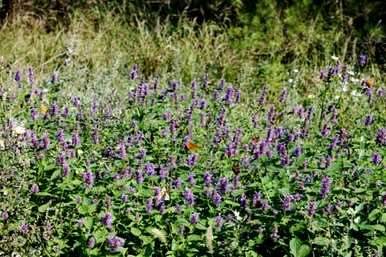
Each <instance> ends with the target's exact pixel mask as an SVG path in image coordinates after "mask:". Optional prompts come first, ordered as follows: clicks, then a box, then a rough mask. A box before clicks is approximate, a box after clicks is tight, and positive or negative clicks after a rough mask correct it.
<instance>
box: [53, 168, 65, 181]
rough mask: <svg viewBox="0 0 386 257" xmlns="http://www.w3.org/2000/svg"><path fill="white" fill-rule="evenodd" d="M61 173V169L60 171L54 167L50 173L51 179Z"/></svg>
mask: <svg viewBox="0 0 386 257" xmlns="http://www.w3.org/2000/svg"><path fill="white" fill-rule="evenodd" d="M61 173H62V171H61V170H60V169H56V170H55V171H54V172H53V173H52V175H51V180H54V179H56V178H57V177H59V176H60V174H61Z"/></svg>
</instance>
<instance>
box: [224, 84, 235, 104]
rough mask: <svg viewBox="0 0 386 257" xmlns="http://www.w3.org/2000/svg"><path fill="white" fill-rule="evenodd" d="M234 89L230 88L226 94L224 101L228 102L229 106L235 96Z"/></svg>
mask: <svg viewBox="0 0 386 257" xmlns="http://www.w3.org/2000/svg"><path fill="white" fill-rule="evenodd" d="M234 92H235V90H234V88H233V87H232V86H230V87H228V88H227V90H226V93H225V97H224V100H225V101H226V102H227V104H232V99H233V95H234Z"/></svg>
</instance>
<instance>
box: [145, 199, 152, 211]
mask: <svg viewBox="0 0 386 257" xmlns="http://www.w3.org/2000/svg"><path fill="white" fill-rule="evenodd" d="M152 210H153V199H152V198H149V199H147V200H146V212H147V213H148V214H150V213H151V211H152Z"/></svg>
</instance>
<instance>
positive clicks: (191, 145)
mask: <svg viewBox="0 0 386 257" xmlns="http://www.w3.org/2000/svg"><path fill="white" fill-rule="evenodd" d="M185 146H186V148H187V149H188V150H189V151H191V152H194V151H196V150H197V149H198V148H199V145H198V144H195V143H193V142H192V141H191V140H189V141H188V142H187V143H186V144H185Z"/></svg>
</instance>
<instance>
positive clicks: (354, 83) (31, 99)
mask: <svg viewBox="0 0 386 257" xmlns="http://www.w3.org/2000/svg"><path fill="white" fill-rule="evenodd" d="M114 22H116V21H114V20H110V21H109V23H106V26H105V27H103V28H99V30H98V32H95V29H94V28H89V27H87V26H86V25H90V24H89V23H82V24H83V25H82V26H81V27H76V26H74V28H70V29H69V32H65V31H62V32H60V33H56V34H55V33H48V34H47V33H43V32H39V31H37V32H38V33H34V34H25V30H24V29H23V28H20V27H18V26H17V25H15V26H14V27H9V26H7V27H5V28H3V29H2V31H3V32H4V33H3V34H2V35H6V36H7V37H8V38H9V40H8V41H4V44H2V45H1V46H0V47H1V49H3V52H4V56H3V57H2V59H1V71H0V78H1V80H0V84H1V88H0V89H1V91H0V95H1V102H0V120H1V123H0V124H1V130H0V148H1V149H0V151H1V155H0V172H1V173H0V181H1V184H0V185H1V187H0V197H1V198H0V199H1V201H0V211H1V221H0V227H1V229H0V246H1V247H0V252H1V253H2V254H3V253H4V254H9V255H11V254H12V253H13V254H20V255H22V256H42V255H43V256H60V255H64V256H68V255H71V256H72V255H73V256H269V255H272V256H382V255H383V254H384V251H385V247H386V232H385V225H386V213H385V208H386V189H385V188H386V185H385V183H386V181H385V175H386V167H385V165H386V164H385V158H386V150H385V149H386V148H385V147H386V115H385V110H386V101H385V97H386V96H385V94H386V92H385V90H386V89H385V86H384V82H383V81H384V78H383V75H382V73H381V72H380V71H379V70H378V69H377V67H376V66H374V65H372V64H371V62H370V60H369V59H368V58H367V56H366V55H364V54H362V55H360V56H358V58H356V59H353V60H350V61H347V62H346V61H344V60H342V59H343V58H342V56H340V57H335V56H331V55H328V57H325V56H323V58H321V59H323V60H324V61H323V62H322V63H323V64H321V63H320V61H316V60H320V59H318V58H315V59H313V60H315V62H317V64H313V63H312V62H311V63H309V62H308V61H307V60H298V61H295V62H294V63H291V64H283V63H282V60H281V59H280V60H279V59H276V57H275V55H272V56H268V57H264V58H263V57H261V59H258V62H256V60H255V59H254V58H252V57H250V56H249V55H248V54H250V53H252V52H253V51H252V52H248V51H247V50H245V49H244V50H242V51H240V49H239V50H237V49H236V48H234V47H232V41H231V40H230V37H228V35H227V34H226V33H224V32H223V31H222V30H221V28H218V27H216V26H211V25H203V26H202V27H201V30H199V31H200V33H197V31H195V30H193V29H191V27H189V26H187V25H186V26H185V27H184V26H183V25H181V27H180V28H179V30H178V31H175V32H173V31H171V30H172V29H173V28H171V27H167V26H166V27H162V26H161V27H158V29H159V30H157V29H156V30H155V31H152V32H149V31H148V30H147V29H146V28H145V27H140V26H139V28H131V29H128V28H124V26H121V25H122V24H119V23H114ZM107 24H110V25H111V24H114V26H111V27H110V26H108V25H107ZM102 25H103V24H102ZM90 26H91V25H90ZM102 32H103V33H102ZM120 33H121V34H120ZM120 37H122V38H123V39H120V40H118V39H119V38H120ZM112 39H116V40H112ZM247 42H248V41H247ZM31 45H32V46H33V47H31ZM39 46H40V47H39ZM134 49H136V50H134ZM267 49H269V47H267ZM129 50H132V51H131V52H130V51H129ZM329 51H330V50H329ZM329 51H327V52H329ZM243 57H244V58H243ZM135 63H138V64H135Z"/></svg>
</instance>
